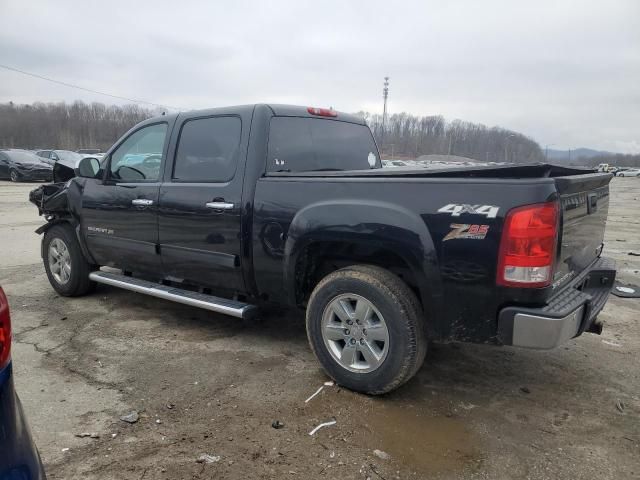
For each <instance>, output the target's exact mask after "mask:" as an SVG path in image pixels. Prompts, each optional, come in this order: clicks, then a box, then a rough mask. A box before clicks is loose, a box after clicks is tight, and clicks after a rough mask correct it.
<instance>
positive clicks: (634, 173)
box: [618, 168, 640, 177]
mask: <svg viewBox="0 0 640 480" xmlns="http://www.w3.org/2000/svg"><path fill="white" fill-rule="evenodd" d="M618 177H640V168H630V169H628V170H622V171H620V172H618Z"/></svg>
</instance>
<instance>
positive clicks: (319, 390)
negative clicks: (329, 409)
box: [304, 386, 324, 403]
mask: <svg viewBox="0 0 640 480" xmlns="http://www.w3.org/2000/svg"><path fill="white" fill-rule="evenodd" d="M323 388H324V386H322V387H320V388H319V389H318V390H316V393H314V394H313V395H311V396H310V397H309V398H307V399H306V400H305V401H304V403H309V402H310V401H311V399H312V398H313V397H315V396H316V395H318V394H319V393H320V392H321V391H322V389H323Z"/></svg>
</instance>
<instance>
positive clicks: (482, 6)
mask: <svg viewBox="0 0 640 480" xmlns="http://www.w3.org/2000/svg"><path fill="white" fill-rule="evenodd" d="M0 64H4V65H9V66H11V67H14V68H18V69H22V70H25V71H29V72H33V73H36V74H39V75H43V76H47V77H51V78H54V79H57V80H60V81H64V82H69V83H74V84H78V85H81V86H84V87H87V88H90V89H94V90H99V91H103V92H107V93H111V94H114V95H119V96H124V97H128V98H134V99H141V100H148V101H151V102H155V103H160V104H163V105H169V106H176V107H180V108H184V109H192V108H205V107H213V106H222V105H233V104H243V103H253V102H283V103H294V104H302V105H314V106H333V107H334V108H335V109H337V110H343V111H349V112H354V111H358V110H367V111H370V112H381V111H382V82H383V77H384V76H385V75H389V76H390V77H391V81H390V82H391V86H390V94H389V110H390V113H397V112H401V111H406V112H410V113H413V114H418V115H433V114H442V115H444V116H445V117H446V118H447V119H455V118H460V119H463V120H469V121H473V122H480V123H484V124H486V125H489V126H493V125H500V126H503V127H506V128H510V129H513V130H517V131H520V132H522V133H524V134H526V135H529V136H531V137H532V138H534V139H535V140H537V141H538V142H539V143H540V144H541V146H542V147H543V148H544V146H545V145H546V144H555V145H554V146H553V147H550V148H569V147H571V148H576V147H592V148H598V149H603V150H610V151H620V152H626V153H637V152H640V1H638V0H608V1H601V0H591V1H589V0H582V1H562V0H555V1H546V0H545V1H541V0H536V1H530V2H526V3H525V2H521V1H492V0H482V1H477V0H469V1H455V0H439V1H424V0H423V1H417V2H401V1H397V0H395V1H387V2H378V1H373V0H369V1H362V2H355V1H346V0H342V1H335V2H334V1H328V0H316V1H314V2H309V1H304V0H292V1H280V2H278V1H274V2H267V1H258V0H256V1H254V2H245V1H233V2H232V1H227V2H221V1H214V0H209V1H189V0H183V1H182V2H175V1H172V2H164V1H161V0H155V1H145V2H142V1H140V2H134V1H131V0H129V1H119V0H107V1H105V0H103V1H91V0H76V1H65V0H56V1H50V0H49V1H41V0H28V1H25V0H0ZM76 99H81V100H84V101H101V102H105V103H124V102H121V101H117V100H113V99H110V98H108V97H103V96H100V95H96V94H90V93H87V92H83V91H80V90H75V89H71V88H68V87H64V86H60V85H56V84H53V83H50V82H46V81H43V80H39V79H35V78H30V77H27V76H24V75H21V74H18V73H15V72H10V71H6V70H3V69H0V102H7V101H10V100H12V101H14V102H16V103H30V102H33V101H43V102H57V101H62V100H65V101H73V100H76Z"/></svg>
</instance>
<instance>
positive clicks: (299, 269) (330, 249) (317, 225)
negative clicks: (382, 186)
mask: <svg viewBox="0 0 640 480" xmlns="http://www.w3.org/2000/svg"><path fill="white" fill-rule="evenodd" d="M284 258H285V262H284V285H285V289H286V292H287V297H288V299H289V303H291V304H295V305H302V304H304V302H305V300H306V298H308V296H309V294H310V292H311V290H313V287H315V285H316V284H317V282H318V281H319V280H320V279H321V278H322V277H323V276H325V275H327V274H329V273H331V271H334V270H336V269H338V268H342V267H344V266H348V265H354V264H369V265H376V266H379V267H383V268H387V269H389V270H390V271H392V272H393V273H395V274H396V275H398V276H400V277H401V278H402V279H403V280H404V281H405V282H406V283H407V284H409V286H410V287H411V288H412V289H413V290H414V292H415V293H416V295H417V297H418V299H419V300H420V302H421V304H422V307H423V310H424V311H425V313H426V314H427V315H429V316H431V315H433V314H434V313H435V312H436V311H437V310H438V309H439V308H440V303H439V302H440V299H441V296H442V285H441V281H440V274H439V270H438V266H437V257H436V252H435V248H434V245H433V241H432V238H431V234H430V232H429V230H428V228H427V226H426V224H425V223H424V221H423V220H422V218H421V217H420V216H419V215H417V214H415V213H414V212H411V211H410V210H408V209H406V208H404V207H402V206H400V205H397V204H392V203H388V202H381V201H380V202H375V201H374V202H371V201H370V200H368V201H366V202H364V201H359V200H351V199H349V200H331V201H325V202H319V203H315V204H312V205H309V206H307V207H305V208H303V209H301V210H300V211H299V212H298V213H297V215H296V216H295V217H294V219H293V220H292V223H291V225H290V228H289V231H288V235H287V239H286V242H285V255H284ZM318 277H319V278H318Z"/></svg>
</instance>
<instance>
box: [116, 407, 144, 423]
mask: <svg viewBox="0 0 640 480" xmlns="http://www.w3.org/2000/svg"><path fill="white" fill-rule="evenodd" d="M120 420H122V421H123V422H127V423H136V422H137V421H138V420H140V415H138V412H136V411H135V410H134V411H133V412H131V413H127V414H126V415H123V416H121V417H120Z"/></svg>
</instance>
